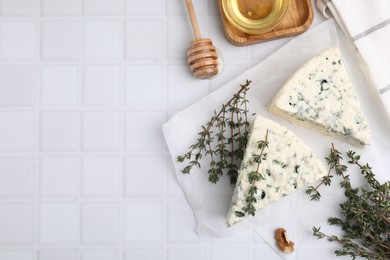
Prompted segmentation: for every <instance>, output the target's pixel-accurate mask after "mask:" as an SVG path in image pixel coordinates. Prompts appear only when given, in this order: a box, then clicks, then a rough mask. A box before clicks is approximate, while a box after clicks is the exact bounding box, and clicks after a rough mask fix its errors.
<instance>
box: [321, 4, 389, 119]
mask: <svg viewBox="0 0 390 260" xmlns="http://www.w3.org/2000/svg"><path fill="white" fill-rule="evenodd" d="M317 7H318V8H319V9H320V11H321V12H322V13H323V14H324V15H325V16H326V17H328V18H329V17H331V16H333V18H334V19H335V20H336V21H337V23H338V24H339V26H340V28H341V29H342V30H343V31H344V33H345V34H346V35H347V36H348V37H349V38H350V39H351V40H352V41H353V42H354V43H355V46H356V47H357V49H358V50H359V52H360V54H361V57H362V59H363V61H364V63H363V65H364V66H366V67H367V72H368V73H369V77H370V78H371V81H372V83H373V85H374V86H375V88H374V89H376V92H377V93H378V94H379V96H380V98H381V100H382V103H383V105H384V107H385V109H386V111H387V115H388V119H390V70H389V68H390V1H389V0H375V1H373V0H317Z"/></svg>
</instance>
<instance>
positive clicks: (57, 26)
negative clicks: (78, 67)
mask: <svg viewBox="0 0 390 260" xmlns="http://www.w3.org/2000/svg"><path fill="white" fill-rule="evenodd" d="M78 57H79V23H78V21H72V20H45V21H43V22H42V25H41V58H42V59H43V60H52V61H53V60H57V61H69V60H77V59H78Z"/></svg>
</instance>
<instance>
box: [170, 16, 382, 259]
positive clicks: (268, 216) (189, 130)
mask: <svg viewBox="0 0 390 260" xmlns="http://www.w3.org/2000/svg"><path fill="white" fill-rule="evenodd" d="M334 46H339V48H340V49H341V53H342V55H343V57H344V63H345V64H346V66H347V69H348V72H349V74H350V76H351V80H352V82H353V84H354V86H355V88H356V90H357V93H358V97H359V99H360V101H361V103H362V108H363V110H364V113H365V114H366V116H367V117H368V122H369V124H370V127H371V129H372V137H373V138H372V144H371V145H370V146H369V147H367V148H365V149H358V148H355V147H351V146H350V145H348V144H345V143H343V142H340V141H337V140H335V139H332V138H330V137H325V136H323V135H321V134H319V133H316V132H313V131H311V130H307V129H304V128H302V127H298V126H295V125H292V124H290V123H289V122H287V121H285V120H283V119H280V118H278V117H276V116H273V115H272V114H270V113H269V112H268V111H267V105H268V104H269V103H270V101H271V100H272V98H273V96H274V95H275V94H276V92H277V91H278V89H279V88H280V87H281V86H282V85H283V83H284V82H285V81H286V80H287V79H288V77H289V76H290V75H292V74H293V73H294V72H295V71H296V70H297V69H298V68H299V67H300V66H301V65H302V64H304V63H305V62H306V61H307V60H309V59H310V58H312V57H313V56H314V55H316V54H319V53H320V52H322V51H324V50H326V49H328V48H331V47H334ZM246 79H249V80H252V84H251V88H250V90H249V91H248V95H247V96H248V99H249V101H250V103H249V105H250V106H249V109H250V113H257V114H261V115H263V116H266V117H268V118H271V119H273V120H275V121H277V122H279V123H280V124H281V125H284V126H285V127H287V128H288V129H290V130H291V131H293V132H294V133H295V134H297V135H298V136H299V137H300V138H301V139H303V140H304V141H305V142H306V143H307V144H308V145H309V146H310V147H311V148H312V149H313V151H314V152H315V153H316V155H318V156H319V157H320V158H324V157H325V156H327V155H328V154H329V149H330V146H331V143H334V144H335V146H336V148H338V149H339V150H340V151H342V152H347V151H348V150H351V149H353V150H355V151H357V152H359V153H360V154H361V155H362V160H364V161H365V162H369V163H370V164H371V165H372V166H373V167H374V172H375V173H376V174H377V176H378V179H379V180H381V181H384V180H387V179H388V178H389V176H388V175H386V172H385V170H386V169H388V166H387V168H386V163H387V164H389V162H390V124H389V122H388V121H386V118H387V117H386V114H385V112H384V111H383V110H381V107H380V106H379V105H378V102H379V100H378V99H377V96H376V95H374V93H371V92H370V89H372V88H369V87H367V85H368V84H370V83H369V82H367V81H366V77H365V75H364V73H363V72H362V71H361V70H360V67H359V61H358V60H357V59H356V58H355V50H354V49H353V47H351V46H350V45H349V44H348V43H347V41H346V39H344V38H343V35H342V34H341V33H340V32H339V31H338V28H336V26H335V24H334V22H333V21H332V20H330V21H326V22H324V23H322V24H320V25H319V26H317V27H315V28H312V29H311V30H310V31H308V32H306V33H305V34H302V35H300V36H298V37H296V38H294V39H293V40H291V41H290V42H289V43H287V44H286V45H285V46H283V47H282V48H281V49H279V50H278V51H276V52H275V53H274V54H272V55H271V56H269V57H268V58H266V59H265V60H264V61H262V62H261V63H260V64H258V65H256V66H254V67H253V68H251V69H250V70H248V71H247V72H245V73H243V74H241V75H239V76H238V77H237V78H235V79H234V80H232V81H231V82H230V83H228V84H226V85H225V86H222V87H220V88H219V89H218V90H217V91H215V92H213V93H211V94H210V95H208V96H207V97H205V98H203V99H202V100H200V101H199V102H197V103H196V104H194V105H192V106H190V107H189V108H187V109H185V110H183V111H181V112H179V113H177V114H176V115H175V116H173V117H172V118H171V119H170V120H169V121H168V122H167V123H165V124H164V125H163V132H164V136H165V139H166V143H167V145H168V147H169V151H170V153H171V156H172V160H173V163H174V167H175V170H176V176H177V179H178V182H179V184H180V185H181V187H182V189H183V191H184V193H185V195H186V198H187V200H188V202H189V204H190V206H191V208H192V210H193V212H194V216H195V218H196V221H197V229H196V231H197V233H198V234H199V236H200V237H226V236H234V235H236V234H238V233H240V234H242V233H243V232H249V231H250V230H252V229H255V230H256V232H258V234H259V235H260V236H262V238H263V239H264V240H265V241H267V242H268V243H269V245H270V246H271V247H273V248H274V249H275V250H277V252H279V253H280V255H281V256H282V257H283V258H288V257H289V256H291V254H284V253H281V252H280V251H279V250H278V249H277V248H276V244H275V239H274V230H275V229H276V228H278V227H284V228H286V229H287V232H288V234H289V238H290V239H291V240H293V241H294V242H295V244H296V247H295V248H296V250H295V252H296V251H298V250H299V247H300V246H301V245H302V244H303V243H304V241H305V240H306V239H307V238H308V237H309V236H311V234H312V231H311V229H312V226H313V225H317V226H318V225H324V223H325V222H326V219H327V218H328V217H330V216H337V214H338V213H337V212H338V203H339V202H340V201H341V199H343V197H342V196H341V194H342V193H341V192H340V189H339V188H338V181H336V180H335V181H334V182H336V183H334V185H333V186H332V187H330V188H329V187H326V188H325V187H324V188H323V189H322V192H321V193H322V195H323V197H322V199H321V202H312V201H310V199H309V197H308V196H307V195H306V194H305V193H304V189H302V190H299V191H296V192H295V193H293V194H291V195H289V196H287V197H285V198H283V199H282V200H280V201H278V202H276V203H273V204H271V205H269V206H268V207H267V208H265V209H263V210H262V211H260V212H257V214H256V216H255V217H253V218H252V217H249V218H247V219H245V220H244V221H242V222H240V223H238V224H236V225H235V226H233V227H230V228H227V227H226V226H225V219H226V214H227V211H228V207H229V203H230V200H231V197H232V194H233V190H234V186H232V185H230V184H229V180H228V178H227V177H226V178H221V180H220V181H219V182H218V183H217V184H211V183H209V182H208V181H207V169H206V168H204V169H203V171H202V170H201V169H197V168H193V170H192V172H191V174H186V175H184V174H182V173H181V169H182V168H183V167H184V166H185V164H181V163H178V162H177V161H176V158H177V156H178V155H182V154H184V153H185V152H186V151H187V149H188V147H189V146H190V145H191V144H192V143H194V142H195V141H196V138H197V133H198V132H200V130H201V129H200V126H201V125H203V124H205V123H206V122H207V120H208V119H209V118H210V117H211V115H212V112H213V110H214V109H218V108H219V107H220V106H221V104H223V103H225V102H226V101H227V100H228V99H229V98H230V97H231V96H232V95H233V94H234V93H235V92H236V91H237V90H238V89H239V84H243V83H245V81H246ZM323 162H324V164H325V160H323ZM206 164H207V162H206ZM355 172H356V174H355V175H356V176H352V179H353V181H354V182H356V183H357V184H358V183H359V182H360V181H361V178H360V176H359V174H358V171H355Z"/></svg>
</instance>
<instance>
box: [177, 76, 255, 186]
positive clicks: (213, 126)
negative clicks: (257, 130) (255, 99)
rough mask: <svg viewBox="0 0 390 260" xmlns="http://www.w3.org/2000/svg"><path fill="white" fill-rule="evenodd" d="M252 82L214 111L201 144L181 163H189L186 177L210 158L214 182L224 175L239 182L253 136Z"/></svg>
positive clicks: (186, 167)
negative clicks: (246, 151) (240, 166)
mask: <svg viewBox="0 0 390 260" xmlns="http://www.w3.org/2000/svg"><path fill="white" fill-rule="evenodd" d="M250 83H251V81H250V80H247V81H246V82H245V84H243V85H240V89H239V90H238V91H237V92H236V93H235V94H234V95H233V97H232V98H231V99H229V100H228V101H227V102H226V103H225V104H223V105H222V107H221V109H220V110H219V111H218V112H217V111H214V113H213V116H212V117H211V118H210V120H209V121H208V122H207V123H206V124H205V125H202V126H201V128H202V131H201V132H199V133H198V138H197V141H196V142H195V143H194V144H192V145H191V146H190V147H189V149H188V151H187V152H186V153H185V154H184V155H181V156H178V157H177V160H178V161H179V162H181V163H183V162H184V161H188V163H187V165H186V166H185V167H184V168H183V169H182V173H183V174H189V173H190V172H191V170H192V168H193V167H199V168H200V167H201V160H202V158H204V157H207V158H208V159H210V164H209V169H208V180H209V181H210V182H212V183H216V182H218V181H219V178H220V176H222V175H223V174H224V173H225V174H227V175H228V176H229V178H230V182H231V183H232V184H234V183H236V181H237V176H238V168H239V165H240V163H241V161H242V158H243V157H244V152H245V149H246V145H247V143H248V137H249V130H248V129H249V121H248V112H249V110H248V99H247V96H246V94H247V91H248V90H249V85H250Z"/></svg>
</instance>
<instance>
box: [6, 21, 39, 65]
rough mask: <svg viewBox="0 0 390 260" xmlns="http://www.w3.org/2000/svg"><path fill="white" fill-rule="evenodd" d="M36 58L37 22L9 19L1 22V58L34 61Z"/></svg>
mask: <svg viewBox="0 0 390 260" xmlns="http://www.w3.org/2000/svg"><path fill="white" fill-rule="evenodd" d="M35 58H36V22H35V21H29V20H25V21H18V20H8V21H1V22H0V59H1V60H7V61H32V60H34V59H35Z"/></svg>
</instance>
